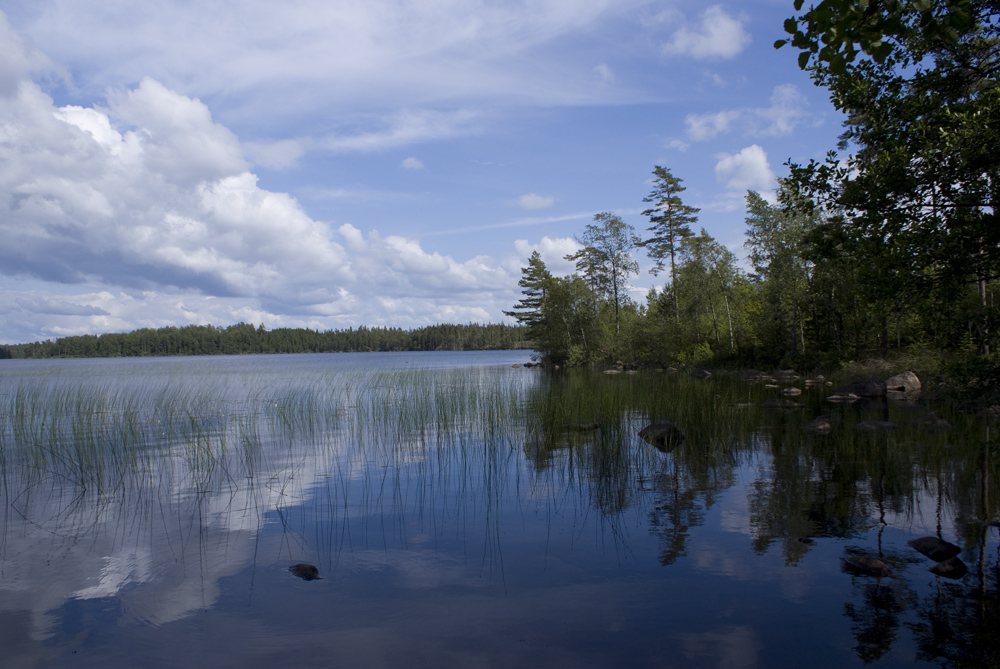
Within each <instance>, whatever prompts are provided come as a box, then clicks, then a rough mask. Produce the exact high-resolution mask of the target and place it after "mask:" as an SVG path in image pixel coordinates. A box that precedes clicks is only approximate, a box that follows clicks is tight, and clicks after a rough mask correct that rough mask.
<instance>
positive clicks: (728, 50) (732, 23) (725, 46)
mask: <svg viewBox="0 0 1000 669" xmlns="http://www.w3.org/2000/svg"><path fill="white" fill-rule="evenodd" d="M746 21H747V19H746V17H745V16H743V15H741V16H739V17H732V16H730V15H729V14H727V13H726V11H725V10H724V9H723V8H722V6H721V5H713V6H711V7H709V8H708V9H706V10H705V11H704V12H703V13H702V15H701V23H700V25H699V26H698V27H697V28H695V29H691V28H689V27H688V26H683V27H681V28H680V29H678V30H677V31H676V32H675V33H674V35H673V37H672V38H671V40H670V41H669V42H667V43H666V44H665V45H664V46H663V50H664V52H666V53H668V54H678V55H686V56H690V57H691V58H697V59H721V58H733V57H735V56H737V55H738V54H739V53H740V52H742V51H743V49H745V48H746V47H747V46H748V45H749V44H750V33H748V32H747V31H746V30H744V28H743V25H744V24H745V23H746Z"/></svg>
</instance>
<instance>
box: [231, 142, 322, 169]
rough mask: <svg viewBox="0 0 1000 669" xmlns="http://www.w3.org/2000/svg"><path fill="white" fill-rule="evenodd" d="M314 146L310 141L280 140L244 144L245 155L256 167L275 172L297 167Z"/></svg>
mask: <svg viewBox="0 0 1000 669" xmlns="http://www.w3.org/2000/svg"><path fill="white" fill-rule="evenodd" d="M311 145H312V141H310V140H308V139H280V140H277V141H270V142H243V143H242V146H243V153H244V154H245V155H246V156H247V158H249V159H250V160H251V161H252V162H253V163H254V164H255V165H260V166H261V167H268V168H271V169H275V170H284V169H287V168H289V167H295V165H296V163H298V160H299V158H301V157H302V156H303V154H305V152H306V150H307V149H308V148H309V147H310V146H311Z"/></svg>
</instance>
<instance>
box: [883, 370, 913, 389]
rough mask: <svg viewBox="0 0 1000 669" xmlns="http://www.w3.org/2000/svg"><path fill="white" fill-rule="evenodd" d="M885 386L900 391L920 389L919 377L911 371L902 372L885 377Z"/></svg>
mask: <svg viewBox="0 0 1000 669" xmlns="http://www.w3.org/2000/svg"><path fill="white" fill-rule="evenodd" d="M885 388H886V390H892V391H896V392H900V393H912V392H916V391H919V390H920V379H918V378H917V375H916V374H914V373H913V372H903V373H902V374H897V375H896V376H893V377H892V378H890V379H887V380H886V382H885Z"/></svg>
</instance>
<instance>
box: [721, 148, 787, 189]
mask: <svg viewBox="0 0 1000 669" xmlns="http://www.w3.org/2000/svg"><path fill="white" fill-rule="evenodd" d="M715 177H716V179H718V180H719V182H720V183H724V184H725V185H726V187H727V188H730V189H733V190H738V191H746V190H767V189H769V188H772V187H773V186H774V179H775V176H774V172H773V171H771V166H770V164H769V163H768V161H767V154H766V153H765V152H764V149H762V148H761V147H759V146H758V145H756V144H753V145H751V146H748V147H746V148H745V149H743V150H742V151H740V152H739V153H737V154H735V155H730V154H726V153H723V154H720V155H719V162H718V163H716V165H715Z"/></svg>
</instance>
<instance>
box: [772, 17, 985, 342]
mask: <svg viewBox="0 0 1000 669" xmlns="http://www.w3.org/2000/svg"><path fill="white" fill-rule="evenodd" d="M797 8H801V3H797ZM786 30H787V31H788V32H790V33H791V34H792V35H793V37H792V45H793V46H795V47H796V48H798V49H800V52H801V55H800V63H802V64H803V68H804V69H807V70H808V71H809V72H810V73H811V75H812V77H813V79H814V81H815V82H816V84H817V85H820V86H823V87H825V88H827V89H828V90H829V91H830V100H831V102H833V104H834V106H835V107H836V108H837V109H839V110H840V111H842V112H844V114H845V115H846V117H847V120H846V122H845V132H844V134H843V136H842V142H841V146H840V148H841V149H842V150H843V149H847V148H848V147H851V148H852V149H853V152H852V153H851V154H850V155H848V156H847V158H846V159H842V158H840V157H839V156H838V155H837V154H836V153H834V152H831V153H830V154H829V156H828V157H827V159H826V160H825V161H824V162H822V163H818V162H816V161H812V162H810V163H809V164H808V165H805V166H801V165H796V164H792V165H790V168H791V180H792V181H793V182H794V183H795V184H796V186H797V187H798V189H799V190H800V192H801V193H802V194H803V195H805V196H806V197H807V198H809V199H811V200H813V201H815V203H816V204H817V205H819V206H821V207H823V208H825V209H826V210H827V211H829V212H831V213H832V214H834V215H833V216H832V217H831V218H830V220H829V222H828V224H827V228H828V233H829V236H831V237H835V238H837V239H838V243H839V245H840V246H841V247H842V248H844V249H845V250H846V251H847V253H848V254H849V255H851V256H853V257H854V258H855V260H856V261H859V263H860V264H861V266H863V267H867V268H870V272H869V276H868V277H865V278H864V283H865V284H866V285H867V286H870V287H871V288H874V289H875V290H878V291H881V293H882V294H880V295H878V294H871V293H870V294H869V295H868V298H869V299H870V300H871V301H873V302H875V303H877V304H879V308H880V310H882V311H889V312H890V313H892V312H895V313H892V315H894V316H898V314H899V312H900V311H901V310H902V308H903V307H904V304H905V303H907V302H909V303H912V302H914V301H917V300H919V299H922V298H925V297H927V296H928V295H929V294H930V293H931V292H932V291H933V290H935V289H936V288H940V287H946V288H947V289H948V290H951V291H959V292H960V288H959V286H960V285H961V284H968V283H977V284H978V288H979V297H980V301H979V304H978V307H977V311H978V314H977V323H976V339H977V342H978V345H979V349H980V352H982V353H987V352H988V351H989V347H990V320H989V315H988V311H989V307H988V305H987V303H986V282H987V281H989V280H991V279H993V278H996V277H997V276H998V275H1000V225H998V224H997V222H998V221H997V216H998V215H1000V214H998V209H997V205H998V204H1000V189H998V188H997V184H998V183H1000V133H997V132H996V131H995V129H996V127H997V124H998V123H1000V86H998V80H997V75H998V72H1000V48H998V46H1000V25H998V22H997V20H996V6H995V3H993V2H987V1H983V0H940V1H938V2H917V1H916V0H913V1H911V2H904V1H901V0H894V1H885V2H878V3H875V2H871V3H867V2H866V3H856V2H846V1H844V0H826V1H824V2H821V3H819V4H818V5H816V6H814V7H811V8H810V9H809V11H807V12H805V13H804V14H802V15H801V16H797V17H795V18H792V19H789V20H788V21H787V22H786ZM906 293H909V294H906ZM880 327H881V329H882V330H883V334H882V336H881V337H880V338H881V346H882V348H883V350H885V349H886V346H887V339H888V337H887V336H885V331H887V329H888V328H887V327H886V326H885V324H881V325H880Z"/></svg>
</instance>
